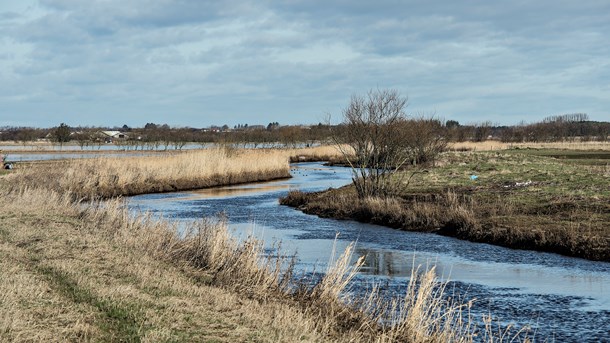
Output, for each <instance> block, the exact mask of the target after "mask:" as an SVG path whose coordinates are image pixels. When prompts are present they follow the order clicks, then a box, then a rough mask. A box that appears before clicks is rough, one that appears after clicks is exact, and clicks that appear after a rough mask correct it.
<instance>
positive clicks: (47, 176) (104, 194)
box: [6, 147, 334, 199]
mask: <svg viewBox="0 0 610 343" xmlns="http://www.w3.org/2000/svg"><path fill="white" fill-rule="evenodd" d="M333 151H334V150H333V149H332V148H329V147H316V148H305V149H234V148H215V149H203V150H193V151H183V152H176V153H166V154H163V155H156V156H132V157H122V158H118V156H119V154H117V157H114V156H113V157H99V158H90V159H68V160H57V161H37V162H24V163H19V164H18V165H17V166H16V170H15V171H14V172H13V173H11V174H10V175H7V176H6V181H7V184H10V185H14V186H16V187H20V186H23V185H27V186H30V187H41V188H46V189H52V190H55V191H57V192H60V193H69V194H72V195H74V196H75V197H76V198H77V199H99V198H102V199H108V198H112V197H117V196H129V195H137V194H145V193H160V192H172V191H181V190H192V189H200V188H209V187H216V186H226V185H235V184H241V183H248V182H260V181H270V180H276V179H281V178H289V177H290V166H289V160H290V159H291V158H292V159H295V158H297V159H299V158H303V159H307V160H319V159H328V158H331V157H332V154H333V153H334V152H333Z"/></svg>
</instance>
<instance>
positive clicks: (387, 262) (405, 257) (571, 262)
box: [128, 163, 610, 342]
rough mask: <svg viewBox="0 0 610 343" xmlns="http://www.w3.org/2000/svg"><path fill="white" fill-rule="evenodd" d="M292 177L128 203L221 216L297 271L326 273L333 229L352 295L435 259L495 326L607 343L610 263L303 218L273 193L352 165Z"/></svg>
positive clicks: (313, 183)
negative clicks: (290, 258)
mask: <svg viewBox="0 0 610 343" xmlns="http://www.w3.org/2000/svg"><path fill="white" fill-rule="evenodd" d="M292 174H293V178H291V179H287V180H281V181H275V182H267V183H259V184H248V185H238V186H229V187H221V188H214V189H205V190H198V191H190V192H178V193H164V194H148V195H141V196H135V197H131V198H129V200H128V204H129V207H130V208H131V209H132V210H133V211H148V212H151V213H153V214H156V215H159V216H163V217H164V218H166V219H169V220H174V221H183V222H190V221H193V220H197V219H200V218H203V217H208V216H214V215H217V214H218V213H220V212H224V214H226V216H227V217H228V220H229V227H230V229H231V230H232V232H233V233H234V234H235V235H236V236H238V237H245V236H248V235H254V236H256V237H259V238H261V239H264V240H265V242H267V243H268V244H269V245H271V243H273V242H274V241H281V242H282V250H283V251H284V252H287V253H293V252H296V253H297V256H298V263H297V268H298V269H299V270H302V271H313V270H314V269H315V270H323V269H324V266H325V264H326V263H327V261H328V260H329V257H330V253H331V250H332V246H333V243H334V241H335V236H336V235H337V233H338V234H339V239H338V241H337V243H336V244H337V245H338V249H339V250H342V249H344V248H345V247H346V246H347V245H348V244H349V243H350V242H353V241H356V242H357V248H356V255H358V256H360V255H366V264H365V266H364V268H363V269H362V270H361V272H360V275H359V276H358V277H357V278H356V279H355V282H356V283H357V284H356V285H355V287H354V290H355V292H358V290H359V289H365V288H366V287H363V286H362V285H365V284H367V285H368V284H370V283H371V282H377V283H380V284H381V285H382V287H381V288H382V289H383V290H385V291H387V292H389V293H394V294H396V293H400V292H401V290H403V289H404V286H405V285H406V283H407V281H408V277H409V275H410V273H411V270H412V268H413V266H418V265H421V266H423V268H426V266H431V265H436V271H437V274H438V276H439V278H441V279H443V280H448V281H449V287H448V288H447V290H448V291H449V292H450V293H451V294H452V296H455V297H458V298H460V299H462V300H463V301H469V300H471V299H476V301H475V302H474V304H475V305H474V307H473V308H472V310H471V314H472V315H473V317H474V319H475V320H476V321H480V319H481V318H482V316H483V315H492V317H493V318H494V321H495V322H497V323H500V325H501V326H506V325H508V324H514V325H515V327H516V328H517V330H518V329H520V328H524V327H529V328H530V337H532V336H533V338H534V340H535V341H549V342H610V263H605V262H593V261H587V260H583V259H578V258H571V257H564V256H560V255H556V254H551V253H539V252H532V251H522V250H513V249H507V248H502V247H497V246H493V245H489V244H481V243H470V242H466V241H462V240H458V239H454V238H450V237H443V236H439V235H434V234H427V233H415V232H405V231H398V230H394V229H389V228H385V227H381V226H375V225H368V224H361V223H357V222H353V221H338V220H333V219H324V218H319V217H317V216H312V215H307V214H304V213H301V212H300V211H297V210H295V209H293V208H290V207H286V206H280V205H279V204H278V198H279V197H280V196H282V195H285V194H286V193H287V192H288V190H290V189H300V190H303V191H316V190H323V189H327V188H329V187H335V188H336V187H340V186H342V185H345V184H347V183H349V182H350V181H351V174H350V170H349V169H347V168H340V167H326V166H323V165H321V164H319V163H300V164H295V165H293V167H292ZM513 332H514V331H513Z"/></svg>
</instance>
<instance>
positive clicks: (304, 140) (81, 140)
mask: <svg viewBox="0 0 610 343" xmlns="http://www.w3.org/2000/svg"><path fill="white" fill-rule="evenodd" d="M404 117H405V118H406V119H410V125H408V127H410V128H412V129H413V130H414V131H416V132H424V131H422V130H421V128H419V129H418V126H419V125H424V124H423V123H424V122H426V121H427V123H428V124H427V125H431V126H433V127H434V129H433V130H431V132H433V134H434V136H435V137H442V139H443V140H444V141H446V142H464V141H473V142H482V141H486V140H488V139H494V140H499V141H502V142H513V143H519V142H558V141H576V140H578V141H607V140H608V139H609V138H610V122H598V121H591V120H589V118H588V116H587V115H586V114H584V113H575V114H563V115H556V116H549V117H546V118H544V119H543V120H541V121H540V122H536V123H530V124H527V123H524V122H522V123H519V124H517V125H512V126H500V125H494V124H492V123H491V122H490V121H486V122H480V123H474V124H465V125H464V124H460V123H459V122H458V121H456V120H447V121H443V120H441V119H438V118H434V117H428V118H423V117H418V116H407V115H405V116H404ZM420 119H421V120H420ZM423 119H425V120H423ZM344 124H345V123H340V124H338V125H330V124H328V123H318V124H316V125H311V126H302V125H280V124H279V123H278V122H273V123H269V124H267V125H248V124H239V125H235V126H234V127H233V128H229V127H228V125H223V126H211V127H209V128H205V129H202V128H189V127H171V126H169V125H167V124H155V123H146V124H145V125H144V126H142V127H140V128H135V127H134V128H132V127H129V126H127V125H123V126H119V127H82V126H76V127H70V126H68V125H67V124H65V123H61V124H60V125H58V126H56V127H52V128H32V127H0V141H13V142H18V143H22V144H24V145H27V144H31V143H32V142H35V141H40V140H49V141H54V142H57V143H59V144H64V143H67V142H72V143H76V144H78V145H79V146H81V147H82V148H84V147H87V146H95V145H103V144H110V143H112V144H116V145H121V146H123V147H124V148H125V149H181V148H183V147H184V146H185V145H186V144H188V143H195V144H201V145H204V144H208V143H218V144H233V145H240V144H243V145H248V146H253V147H259V146H288V147H291V146H298V145H303V144H313V143H316V142H329V141H331V140H332V132H333V131H334V132H336V131H337V130H338V129H340V128H341V126H342V125H344ZM102 131H120V132H122V133H123V134H124V137H123V138H112V137H108V136H105V135H103V134H102ZM425 132H428V131H425ZM416 136H417V135H416ZM419 159H425V158H419Z"/></svg>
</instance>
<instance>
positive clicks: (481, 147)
mask: <svg viewBox="0 0 610 343" xmlns="http://www.w3.org/2000/svg"><path fill="white" fill-rule="evenodd" d="M448 149H449V150H452V151H497V150H507V149H555V150H558V149H559V150H602V151H610V142H593V141H590V142H580V141H573V142H570V141H565V142H527V143H504V142H500V141H495V140H487V141H484V142H457V143H450V144H449V146H448Z"/></svg>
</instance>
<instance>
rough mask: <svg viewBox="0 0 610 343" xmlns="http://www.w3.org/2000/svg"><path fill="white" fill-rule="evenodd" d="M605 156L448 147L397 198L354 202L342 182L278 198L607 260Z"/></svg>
mask: <svg viewBox="0 0 610 343" xmlns="http://www.w3.org/2000/svg"><path fill="white" fill-rule="evenodd" d="M545 155H548V156H545ZM608 155H610V153H608V152H605V153H602V152H596V153H595V154H593V153H575V152H566V153H562V152H561V151H558V150H550V151H540V150H526V151H518V150H517V151H503V152H477V153H473V152H466V153H447V154H446V155H445V156H444V157H443V159H442V161H441V165H440V166H439V167H436V168H430V169H428V173H424V174H418V175H417V176H416V177H415V178H413V179H412V181H411V184H410V185H409V187H408V188H406V189H405V190H404V191H403V192H402V193H401V195H400V197H399V198H396V199H391V200H386V201H382V200H380V199H367V200H365V201H355V200H354V199H355V194H354V193H353V190H351V189H350V187H346V188H344V189H341V190H333V191H330V192H323V193H318V194H313V195H304V194H299V193H293V194H291V196H289V198H287V199H284V200H283V202H284V203H286V204H292V205H293V206H297V207H300V208H301V209H303V210H305V211H306V212H309V213H317V214H320V215H324V216H329V217H339V218H353V219H357V220H361V221H369V222H374V223H377V224H382V225H388V226H392V227H397V228H403V229H409V230H420V231H435V232H439V233H442V234H446V235H451V236H456V237H459V238H464V239H469V240H472V241H478V242H489V243H494V244H499V245H505V246H509V247H513V248H522V249H534V250H543V251H551V252H558V253H561V254H565V255H571V256H578V257H584V258H589V259H595V260H604V261H610V169H608V165H607V164H605V162H604V161H607V158H608ZM549 156H554V157H549ZM558 157H560V158H558ZM471 175H476V176H477V177H478V179H477V180H475V181H473V180H471V179H470V176H471Z"/></svg>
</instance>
